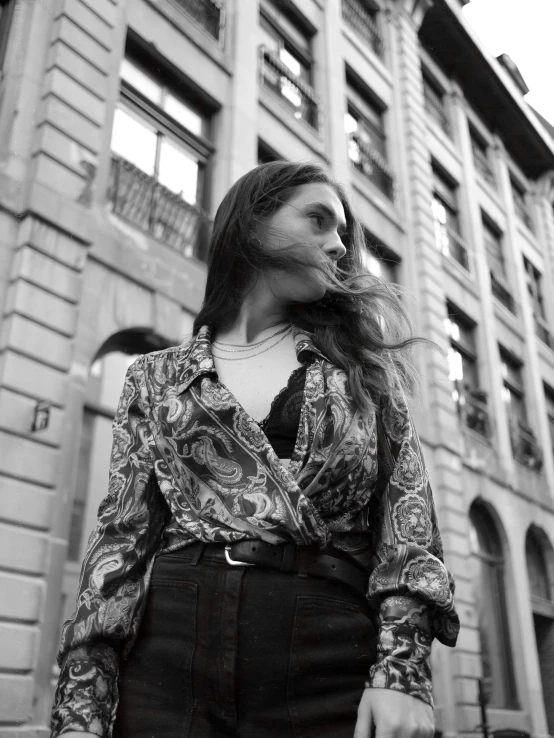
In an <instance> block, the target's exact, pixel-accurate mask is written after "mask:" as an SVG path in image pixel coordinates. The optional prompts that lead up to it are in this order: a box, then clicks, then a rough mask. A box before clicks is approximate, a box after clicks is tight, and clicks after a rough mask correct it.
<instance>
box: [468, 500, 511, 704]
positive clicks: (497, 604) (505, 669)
mask: <svg viewBox="0 0 554 738" xmlns="http://www.w3.org/2000/svg"><path fill="white" fill-rule="evenodd" d="M469 523H470V527H469V532H470V543H471V554H472V555H471V560H470V564H471V566H472V569H473V570H472V572H471V580H472V581H473V586H474V598H475V605H476V608H477V618H478V626H479V640H480V646H481V663H482V672H483V677H484V678H485V679H486V680H487V681H488V683H489V685H490V695H489V706H490V707H493V708H500V709H502V708H504V709H517V707H518V704H517V696H516V687H515V678H514V660H513V656H512V648H511V643H510V635H509V626H508V622H507V619H506V613H507V612H508V606H507V600H506V590H505V583H504V577H505V566H504V555H503V551H502V544H501V541H500V536H499V534H498V529H497V526H496V524H495V522H494V520H493V518H492V515H491V514H490V513H489V511H488V510H487V509H486V507H485V506H484V505H483V504H480V503H474V504H473V505H472V506H471V508H470V512H469Z"/></svg>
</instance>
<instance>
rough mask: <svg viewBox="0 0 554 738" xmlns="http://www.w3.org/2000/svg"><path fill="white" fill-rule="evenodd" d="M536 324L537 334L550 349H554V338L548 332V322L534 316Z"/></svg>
mask: <svg viewBox="0 0 554 738" xmlns="http://www.w3.org/2000/svg"><path fill="white" fill-rule="evenodd" d="M533 320H534V322H535V333H536V334H537V336H538V337H539V338H540V339H541V341H542V342H543V343H545V344H546V345H547V346H548V348H551V349H554V338H553V337H552V334H551V333H550V331H549V330H548V327H547V324H546V322H545V321H544V320H543V319H542V318H541V317H539V316H538V315H534V316H533Z"/></svg>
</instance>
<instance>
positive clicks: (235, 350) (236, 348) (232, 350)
mask: <svg viewBox="0 0 554 738" xmlns="http://www.w3.org/2000/svg"><path fill="white" fill-rule="evenodd" d="M289 328H290V325H289V324H287V325H286V326H285V327H284V328H280V329H279V330H278V331H276V332H275V333H272V334H271V336H268V337H267V338H264V339H263V341H258V342H257V343H252V344H250V346H246V347H245V346H244V344H241V343H220V342H219V341H212V345H213V346H214V347H215V348H216V349H217V350H218V351H225V352H226V353H230V354H242V353H244V352H246V351H251V350H252V349H255V348H258V346H262V345H263V344H264V343H267V342H268V341H271V339H272V338H275V336H280V335H281V333H284V332H285V331H286V330H288V329H289ZM223 346H233V347H234V348H223Z"/></svg>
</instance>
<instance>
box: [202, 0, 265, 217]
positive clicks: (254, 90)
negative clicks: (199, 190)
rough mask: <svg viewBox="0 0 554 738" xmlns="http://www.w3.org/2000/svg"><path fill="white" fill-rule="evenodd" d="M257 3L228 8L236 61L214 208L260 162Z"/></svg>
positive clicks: (228, 29) (232, 56)
mask: <svg viewBox="0 0 554 738" xmlns="http://www.w3.org/2000/svg"><path fill="white" fill-rule="evenodd" d="M258 13H259V9H258V3H256V2H240V1H239V0H231V2H229V3H228V6H227V9H226V29H225V39H226V40H225V43H226V44H228V46H227V49H228V53H229V58H230V59H232V60H233V61H232V63H233V79H232V86H231V88H230V98H229V102H228V105H226V106H225V108H224V109H223V110H222V111H221V117H222V121H221V123H222V132H223V135H222V137H221V148H220V149H218V152H217V156H218V158H219V159H220V160H221V161H222V164H223V166H222V170H223V171H226V172H227V174H226V177H225V180H222V181H221V182H216V181H214V183H213V203H214V211H215V209H216V208H217V206H218V205H219V203H220V202H221V199H222V198H223V196H224V195H225V193H226V192H227V190H228V189H229V187H230V186H231V185H232V184H233V182H235V181H236V180H237V179H238V178H239V177H241V176H242V175H243V174H245V173H246V172H247V171H248V170H250V169H252V167H255V166H256V164H257V137H256V133H257V131H258V128H259V126H258V97H259V95H258V84H259V82H258V76H259V62H258V38H259V34H258Z"/></svg>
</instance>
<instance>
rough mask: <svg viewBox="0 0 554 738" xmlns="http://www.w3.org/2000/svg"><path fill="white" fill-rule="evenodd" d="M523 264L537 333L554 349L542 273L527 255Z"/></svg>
mask: <svg viewBox="0 0 554 738" xmlns="http://www.w3.org/2000/svg"><path fill="white" fill-rule="evenodd" d="M523 265H524V268H525V280H526V282H527V292H528V293H529V299H530V301H531V305H532V308H533V320H534V323H535V333H536V334H537V336H538V337H539V338H540V339H541V341H542V342H543V343H545V344H546V345H547V346H549V347H550V348H551V349H554V340H553V338H552V334H551V333H550V331H549V330H548V323H547V320H546V312H545V309H544V295H543V289H542V275H541V273H540V272H539V270H538V269H537V268H536V267H535V266H534V265H533V264H532V263H531V262H530V261H529V259H528V258H527V257H526V256H524V257H523Z"/></svg>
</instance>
